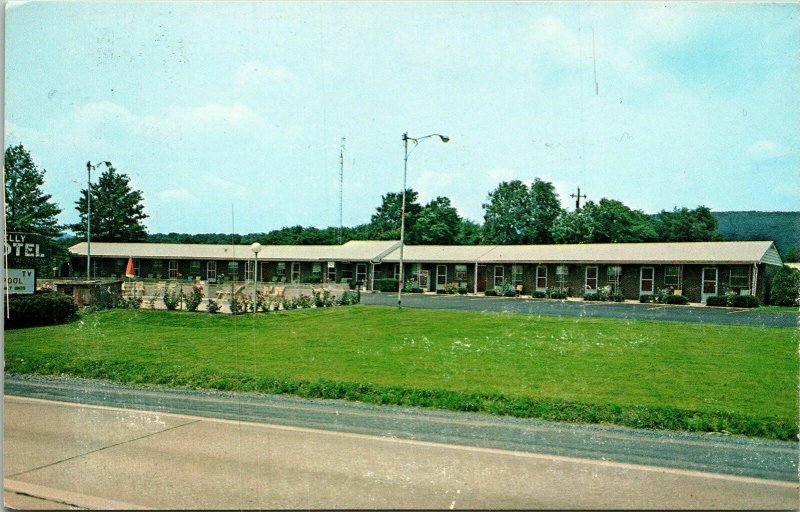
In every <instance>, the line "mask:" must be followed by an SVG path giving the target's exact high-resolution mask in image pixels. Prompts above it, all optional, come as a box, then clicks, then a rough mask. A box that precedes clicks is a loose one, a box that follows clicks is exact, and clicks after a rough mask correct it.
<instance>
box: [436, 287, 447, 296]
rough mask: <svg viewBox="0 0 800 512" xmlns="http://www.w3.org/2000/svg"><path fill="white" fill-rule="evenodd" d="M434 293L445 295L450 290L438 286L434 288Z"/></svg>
mask: <svg viewBox="0 0 800 512" xmlns="http://www.w3.org/2000/svg"><path fill="white" fill-rule="evenodd" d="M436 293H437V294H438V295H447V294H448V293H450V292H448V291H447V290H445V289H443V288H440V289H438V290H436Z"/></svg>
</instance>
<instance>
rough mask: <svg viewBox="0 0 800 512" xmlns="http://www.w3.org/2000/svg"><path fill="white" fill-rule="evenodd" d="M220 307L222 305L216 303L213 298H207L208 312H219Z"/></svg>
mask: <svg viewBox="0 0 800 512" xmlns="http://www.w3.org/2000/svg"><path fill="white" fill-rule="evenodd" d="M220 309H222V306H220V305H219V304H217V302H216V301H215V300H214V299H208V312H209V313H219V310H220Z"/></svg>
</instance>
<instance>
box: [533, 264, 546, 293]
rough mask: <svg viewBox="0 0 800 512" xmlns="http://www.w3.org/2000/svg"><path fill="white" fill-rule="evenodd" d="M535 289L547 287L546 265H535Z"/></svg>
mask: <svg viewBox="0 0 800 512" xmlns="http://www.w3.org/2000/svg"><path fill="white" fill-rule="evenodd" d="M536 289H537V290H546V289H547V265H538V266H537V267H536Z"/></svg>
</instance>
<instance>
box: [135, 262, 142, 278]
mask: <svg viewBox="0 0 800 512" xmlns="http://www.w3.org/2000/svg"><path fill="white" fill-rule="evenodd" d="M133 275H135V276H141V275H142V260H140V259H134V260H133Z"/></svg>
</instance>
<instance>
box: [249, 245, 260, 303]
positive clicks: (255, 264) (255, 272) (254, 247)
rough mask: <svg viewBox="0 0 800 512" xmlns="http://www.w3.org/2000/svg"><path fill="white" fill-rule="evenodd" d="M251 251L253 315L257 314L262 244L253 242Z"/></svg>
mask: <svg viewBox="0 0 800 512" xmlns="http://www.w3.org/2000/svg"><path fill="white" fill-rule="evenodd" d="M250 250H251V251H253V256H254V259H253V314H255V313H256V309H257V308H256V304H257V303H256V288H257V287H258V253H260V252H261V244H260V243H258V242H253V244H252V245H251V246H250Z"/></svg>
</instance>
